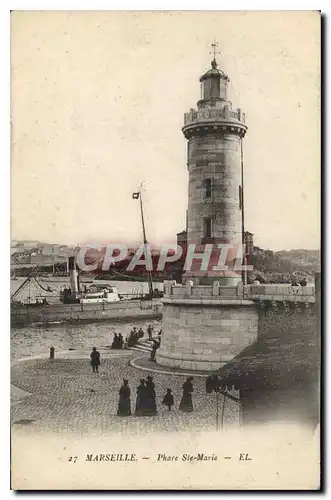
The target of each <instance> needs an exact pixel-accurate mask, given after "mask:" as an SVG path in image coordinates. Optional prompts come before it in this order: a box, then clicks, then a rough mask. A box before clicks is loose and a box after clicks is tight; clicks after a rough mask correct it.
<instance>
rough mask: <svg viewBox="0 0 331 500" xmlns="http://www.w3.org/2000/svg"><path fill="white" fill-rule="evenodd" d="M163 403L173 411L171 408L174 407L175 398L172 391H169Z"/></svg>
mask: <svg viewBox="0 0 331 500" xmlns="http://www.w3.org/2000/svg"><path fill="white" fill-rule="evenodd" d="M162 403H163V404H164V405H166V406H167V407H168V410H169V411H171V407H172V406H174V397H173V395H172V394H171V389H167V394H166V395H165V396H164V398H163V401H162Z"/></svg>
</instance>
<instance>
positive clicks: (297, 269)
mask: <svg viewBox="0 0 331 500" xmlns="http://www.w3.org/2000/svg"><path fill="white" fill-rule="evenodd" d="M249 264H250V265H252V266H253V268H254V270H253V271H252V272H251V273H249V276H250V278H251V279H255V278H257V279H260V280H261V281H266V282H276V283H284V282H286V283H287V282H290V281H292V279H293V278H297V279H302V278H306V279H307V280H308V281H312V280H313V278H314V273H315V272H317V271H319V269H320V252H319V250H304V249H298V250H281V251H279V252H272V251H271V250H263V249H262V248H259V247H254V248H253V251H252V253H251V254H250V256H249Z"/></svg>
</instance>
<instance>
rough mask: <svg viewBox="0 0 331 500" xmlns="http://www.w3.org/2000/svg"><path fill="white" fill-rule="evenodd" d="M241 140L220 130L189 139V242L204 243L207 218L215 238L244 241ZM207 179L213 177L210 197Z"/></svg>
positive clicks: (225, 240) (223, 240) (224, 240)
mask: <svg viewBox="0 0 331 500" xmlns="http://www.w3.org/2000/svg"><path fill="white" fill-rule="evenodd" d="M240 141H241V138H240V137H239V136H237V135H231V134H221V133H217V134H212V133H211V134H208V135H205V136H201V137H192V138H191V139H190V140H189V148H188V154H189V157H188V169H189V196H188V199H189V204H188V242H189V243H190V242H193V243H201V242H202V240H203V238H204V218H211V219H212V238H213V240H214V241H216V240H220V241H222V242H237V243H239V244H240V243H241V242H242V226H241V209H240V201H239V186H240V185H241V144H240ZM206 179H211V180H212V189H211V197H209V198H208V197H206V196H205V194H206V188H205V180H206Z"/></svg>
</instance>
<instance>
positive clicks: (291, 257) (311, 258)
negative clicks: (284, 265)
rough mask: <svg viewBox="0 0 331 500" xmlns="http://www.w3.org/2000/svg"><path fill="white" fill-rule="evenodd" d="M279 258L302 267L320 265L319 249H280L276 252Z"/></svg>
mask: <svg viewBox="0 0 331 500" xmlns="http://www.w3.org/2000/svg"><path fill="white" fill-rule="evenodd" d="M275 255H278V256H279V257H280V258H281V259H284V260H286V261H289V262H292V263H293V265H295V266H301V267H303V268H305V267H307V268H310V267H316V266H318V267H319V266H320V251H319V250H304V249H300V250H281V251H280V252H276V253H275Z"/></svg>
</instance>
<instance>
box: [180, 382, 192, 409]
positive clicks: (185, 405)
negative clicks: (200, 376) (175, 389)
mask: <svg viewBox="0 0 331 500" xmlns="http://www.w3.org/2000/svg"><path fill="white" fill-rule="evenodd" d="M192 380H193V377H188V378H187V379H186V382H184V384H183V397H182V400H181V402H180V405H179V409H180V410H181V411H185V412H186V413H190V412H192V411H193V403H192V392H193V384H192Z"/></svg>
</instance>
